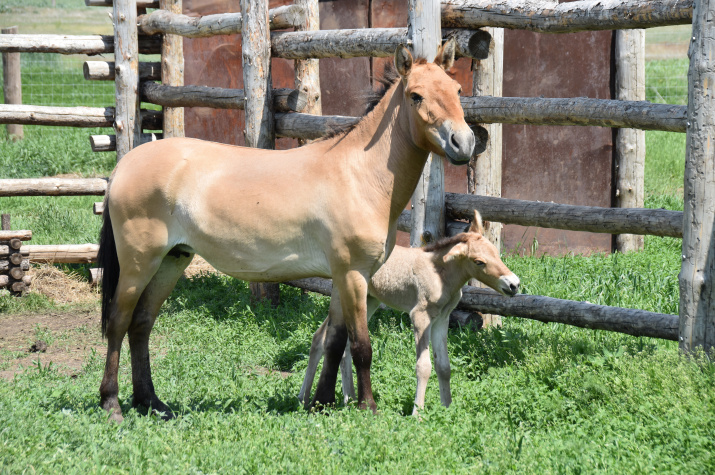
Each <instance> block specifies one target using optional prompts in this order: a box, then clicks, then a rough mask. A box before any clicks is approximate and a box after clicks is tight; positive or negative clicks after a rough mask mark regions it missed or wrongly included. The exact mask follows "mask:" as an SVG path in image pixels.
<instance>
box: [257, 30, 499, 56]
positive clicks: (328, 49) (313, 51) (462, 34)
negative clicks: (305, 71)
mask: <svg viewBox="0 0 715 475" xmlns="http://www.w3.org/2000/svg"><path fill="white" fill-rule="evenodd" d="M442 34H443V36H444V37H449V36H453V37H454V38H455V40H456V41H457V57H467V58H474V59H485V58H486V57H487V55H488V53H489V41H490V40H491V35H489V33H486V32H484V31H480V30H467V31H465V30H462V31H459V30H448V29H447V30H443V31H442ZM400 44H405V45H409V44H411V41H410V39H409V38H408V37H407V28H357V29H343V30H317V31H285V32H274V33H271V55H272V56H273V57H276V58H285V59H309V58H335V57H337V58H355V57H362V56H370V57H374V58H380V57H390V56H394V54H395V50H396V49H397V47H398V46H399V45H400Z"/></svg>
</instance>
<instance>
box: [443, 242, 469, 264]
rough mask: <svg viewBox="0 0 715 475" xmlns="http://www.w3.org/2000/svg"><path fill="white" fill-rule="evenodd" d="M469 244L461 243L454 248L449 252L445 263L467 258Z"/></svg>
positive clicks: (445, 256)
mask: <svg viewBox="0 0 715 475" xmlns="http://www.w3.org/2000/svg"><path fill="white" fill-rule="evenodd" d="M467 251H468V248H467V244H466V243H464V242H460V243H459V244H457V245H456V246H454V247H453V248H452V249H450V250H449V252H448V253H447V254H445V255H444V257H443V260H444V262H449V261H452V260H454V259H456V258H458V257H466V256H467Z"/></svg>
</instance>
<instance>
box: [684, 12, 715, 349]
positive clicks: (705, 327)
mask: <svg viewBox="0 0 715 475" xmlns="http://www.w3.org/2000/svg"><path fill="white" fill-rule="evenodd" d="M713 10H715V0H699V2H698V7H697V8H696V9H695V16H694V18H693V32H692V39H691V42H690V49H689V51H688V56H689V57H690V69H689V70H688V131H687V133H686V135H687V139H686V144H687V146H686V150H685V189H684V199H685V207H684V213H683V215H684V218H683V252H682V266H681V270H680V274H679V276H678V280H679V281H680V331H679V335H680V338H679V344H680V350H681V351H683V352H686V353H689V352H692V351H694V350H696V349H697V348H702V349H703V350H704V351H705V352H706V353H710V352H711V351H712V349H713V347H715V293H713V289H714V288H715V287H713V275H714V274H715V259H713V256H715V239H713V229H715V214H714V213H713V209H714V208H715V149H714V148H713V143H712V138H713V137H715V122H713V119H712V117H713V111H715V96H713V94H712V87H713V86H712V85H713V83H715V24H713V21H712V16H713Z"/></svg>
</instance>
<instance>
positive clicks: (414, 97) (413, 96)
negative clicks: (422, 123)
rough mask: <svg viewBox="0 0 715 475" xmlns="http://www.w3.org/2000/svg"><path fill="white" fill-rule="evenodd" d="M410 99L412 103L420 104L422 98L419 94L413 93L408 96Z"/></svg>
mask: <svg viewBox="0 0 715 475" xmlns="http://www.w3.org/2000/svg"><path fill="white" fill-rule="evenodd" d="M410 99H412V101H414V102H417V103H420V102H422V99H423V98H422V96H420V95H419V94H417V93H415V92H413V93H412V94H410Z"/></svg>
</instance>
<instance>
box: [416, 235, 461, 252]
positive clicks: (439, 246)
mask: <svg viewBox="0 0 715 475" xmlns="http://www.w3.org/2000/svg"><path fill="white" fill-rule="evenodd" d="M473 234H474V233H459V234H457V235H456V236H452V237H446V238H442V239H440V240H439V241H437V242H435V243H432V244H429V245H427V246H425V247H423V248H422V250H423V251H424V252H435V251H441V250H443V249H446V248H449V247H452V246H454V245H455V244H459V243H460V242H467V241H469V238H470V237H471V235H473Z"/></svg>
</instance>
